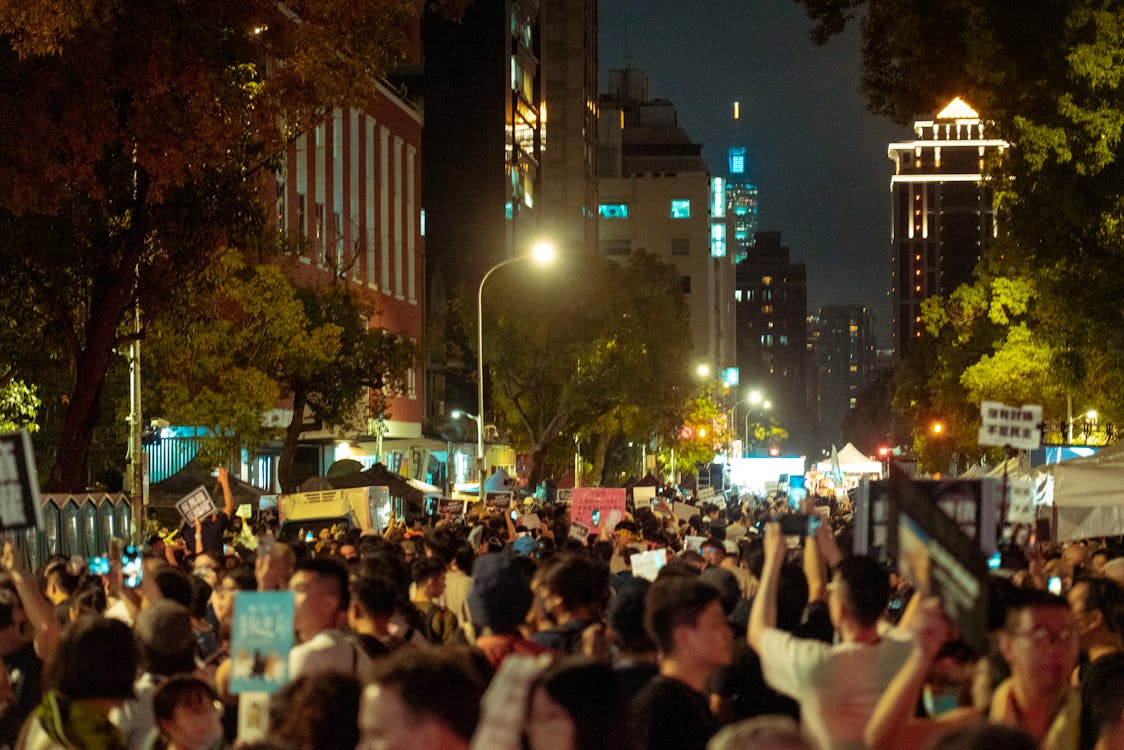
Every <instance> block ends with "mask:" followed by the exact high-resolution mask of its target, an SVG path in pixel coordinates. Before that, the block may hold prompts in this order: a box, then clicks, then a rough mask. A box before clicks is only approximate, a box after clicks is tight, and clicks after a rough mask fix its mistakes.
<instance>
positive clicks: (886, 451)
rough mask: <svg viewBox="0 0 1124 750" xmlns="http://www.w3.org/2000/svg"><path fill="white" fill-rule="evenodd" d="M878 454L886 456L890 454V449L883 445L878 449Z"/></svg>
mask: <svg viewBox="0 0 1124 750" xmlns="http://www.w3.org/2000/svg"><path fill="white" fill-rule="evenodd" d="M878 455H879V456H888V455H890V449H889V448H887V447H886V446H884V445H883V446H882V447H881V448H879V449H878Z"/></svg>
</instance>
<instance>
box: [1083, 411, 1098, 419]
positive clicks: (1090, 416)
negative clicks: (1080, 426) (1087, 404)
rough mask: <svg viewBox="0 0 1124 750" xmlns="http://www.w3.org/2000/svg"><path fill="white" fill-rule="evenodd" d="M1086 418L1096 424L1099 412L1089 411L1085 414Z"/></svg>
mask: <svg viewBox="0 0 1124 750" xmlns="http://www.w3.org/2000/svg"><path fill="white" fill-rule="evenodd" d="M1085 416H1086V417H1087V418H1088V419H1089V420H1091V421H1093V422H1096V421H1097V410H1096V409H1090V410H1089V411H1087V412H1085Z"/></svg>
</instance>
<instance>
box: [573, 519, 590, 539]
mask: <svg viewBox="0 0 1124 750" xmlns="http://www.w3.org/2000/svg"><path fill="white" fill-rule="evenodd" d="M589 532H590V528H589V526H587V525H586V524H584V523H581V522H579V521H570V533H569V537H570V538H571V539H576V540H577V541H579V542H585V541H586V540H587V539H589Z"/></svg>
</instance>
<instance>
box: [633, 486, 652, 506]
mask: <svg viewBox="0 0 1124 750" xmlns="http://www.w3.org/2000/svg"><path fill="white" fill-rule="evenodd" d="M655 496H656V488H655V487H633V488H632V504H633V505H635V506H636V507H637V508H646V507H648V506H649V505H651V504H652V499H653V498H655Z"/></svg>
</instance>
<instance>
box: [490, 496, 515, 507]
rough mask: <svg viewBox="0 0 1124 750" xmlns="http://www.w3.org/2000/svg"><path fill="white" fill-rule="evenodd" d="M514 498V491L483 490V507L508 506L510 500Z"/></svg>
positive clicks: (509, 505)
mask: <svg viewBox="0 0 1124 750" xmlns="http://www.w3.org/2000/svg"><path fill="white" fill-rule="evenodd" d="M514 499H515V493H514V492H485V493H484V507H485V508H510V507H511V502H512V500H514Z"/></svg>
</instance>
